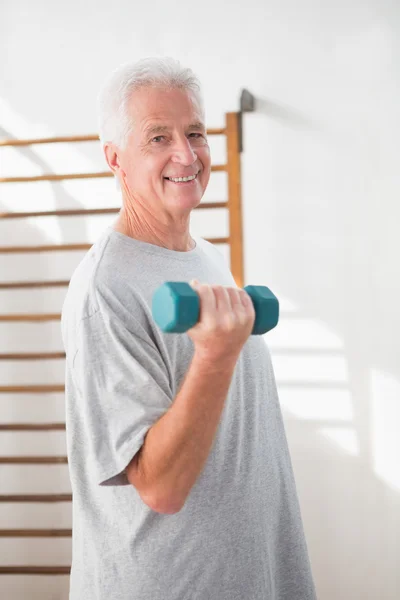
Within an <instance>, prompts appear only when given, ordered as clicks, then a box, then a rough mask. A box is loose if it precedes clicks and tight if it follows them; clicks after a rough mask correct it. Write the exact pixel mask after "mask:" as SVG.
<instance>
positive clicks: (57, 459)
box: [0, 456, 68, 465]
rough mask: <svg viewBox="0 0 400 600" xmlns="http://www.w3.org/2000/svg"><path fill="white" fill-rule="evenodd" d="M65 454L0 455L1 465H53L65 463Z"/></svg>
mask: <svg viewBox="0 0 400 600" xmlns="http://www.w3.org/2000/svg"><path fill="white" fill-rule="evenodd" d="M67 463H68V458H67V457H66V456H0V464H2V465H55V464H67Z"/></svg>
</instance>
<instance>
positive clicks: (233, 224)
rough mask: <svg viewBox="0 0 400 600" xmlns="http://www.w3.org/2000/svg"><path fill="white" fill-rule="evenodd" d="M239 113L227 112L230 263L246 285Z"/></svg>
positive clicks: (238, 281) (235, 273)
mask: <svg viewBox="0 0 400 600" xmlns="http://www.w3.org/2000/svg"><path fill="white" fill-rule="evenodd" d="M239 116H240V115H239V113H236V112H231V113H227V114H226V138H227V156H228V197H229V240H230V263H231V271H232V275H233V278H234V280H235V282H236V285H237V286H238V287H241V288H242V287H243V285H244V266H243V231H242V193H241V180H240V150H239Z"/></svg>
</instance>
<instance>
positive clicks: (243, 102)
mask: <svg viewBox="0 0 400 600" xmlns="http://www.w3.org/2000/svg"><path fill="white" fill-rule="evenodd" d="M255 106H256V99H255V97H254V96H253V94H252V93H251V92H249V91H248V90H246V89H243V90H242V93H241V95H240V111H239V152H243V113H245V112H254V111H255Z"/></svg>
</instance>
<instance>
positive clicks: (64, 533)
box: [0, 529, 72, 538]
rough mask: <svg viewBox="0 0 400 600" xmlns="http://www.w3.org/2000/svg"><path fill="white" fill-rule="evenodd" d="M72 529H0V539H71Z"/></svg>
mask: <svg viewBox="0 0 400 600" xmlns="http://www.w3.org/2000/svg"><path fill="white" fill-rule="evenodd" d="M71 536H72V530H71V529H0V538H4V537H8V538H10V537H12V538H16V537H24V538H26V537H71Z"/></svg>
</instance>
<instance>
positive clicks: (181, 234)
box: [113, 198, 196, 252]
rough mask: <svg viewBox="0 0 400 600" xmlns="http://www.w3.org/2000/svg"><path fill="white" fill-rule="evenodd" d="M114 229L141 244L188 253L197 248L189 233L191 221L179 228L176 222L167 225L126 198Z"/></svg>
mask: <svg viewBox="0 0 400 600" xmlns="http://www.w3.org/2000/svg"><path fill="white" fill-rule="evenodd" d="M113 228H114V229H115V231H118V232H120V233H123V234H124V235H127V236H129V237H132V238H134V239H136V240H139V241H141V242H147V243H149V244H154V245H155V246H161V247H162V248H167V249H168V250H175V251H177V252H188V251H189V250H193V249H194V248H195V246H196V242H195V241H194V240H193V238H192V237H191V235H190V232H189V219H187V220H186V221H185V222H184V223H181V224H180V225H179V226H178V225H177V224H176V223H174V222H171V223H168V224H165V223H162V222H160V221H157V220H156V219H154V218H153V215H152V214H151V213H150V212H148V211H147V210H146V209H145V208H144V207H143V206H142V205H137V204H136V203H133V202H126V198H124V202H123V206H122V208H121V211H120V213H119V215H118V217H117V219H116V221H115V223H114V225H113Z"/></svg>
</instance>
